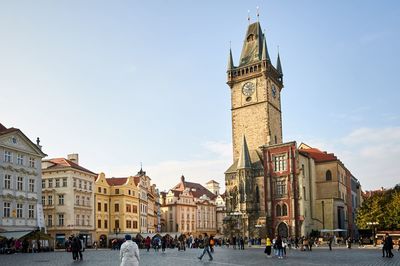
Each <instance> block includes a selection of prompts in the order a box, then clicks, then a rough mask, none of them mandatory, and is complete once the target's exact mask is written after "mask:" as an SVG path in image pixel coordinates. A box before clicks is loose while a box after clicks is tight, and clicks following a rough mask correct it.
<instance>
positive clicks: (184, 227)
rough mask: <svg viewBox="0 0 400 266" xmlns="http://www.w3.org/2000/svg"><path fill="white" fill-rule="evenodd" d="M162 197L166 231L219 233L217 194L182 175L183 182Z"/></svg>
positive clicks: (161, 195)
mask: <svg viewBox="0 0 400 266" xmlns="http://www.w3.org/2000/svg"><path fill="white" fill-rule="evenodd" d="M160 197H161V199H160V201H161V220H163V221H164V224H163V226H162V228H163V231H164V232H179V233H182V234H193V235H196V234H201V233H208V234H213V235H215V234H216V232H217V220H216V205H215V198H216V197H217V195H216V194H213V193H212V192H211V191H209V190H208V189H206V188H205V187H203V186H202V185H200V184H198V183H193V182H187V181H186V180H185V177H184V176H182V177H181V182H180V183H179V184H177V185H176V186H175V187H173V188H172V189H170V190H169V191H168V192H163V193H161V194H160Z"/></svg>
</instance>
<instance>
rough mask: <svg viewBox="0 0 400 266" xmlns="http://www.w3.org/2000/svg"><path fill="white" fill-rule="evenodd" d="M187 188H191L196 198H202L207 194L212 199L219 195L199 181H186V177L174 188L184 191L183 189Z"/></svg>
mask: <svg viewBox="0 0 400 266" xmlns="http://www.w3.org/2000/svg"><path fill="white" fill-rule="evenodd" d="M185 188H189V189H190V192H191V193H192V195H193V197H195V198H200V197H201V196H203V195H206V196H207V197H209V198H210V199H214V198H216V197H217V196H216V195H215V194H214V193H212V192H211V191H209V190H208V189H206V188H205V187H203V186H202V185H200V184H199V183H192V182H186V181H184V178H183V180H182V181H181V182H180V183H179V184H177V185H176V186H175V187H174V188H173V189H172V190H176V191H180V192H182V191H183V190H185Z"/></svg>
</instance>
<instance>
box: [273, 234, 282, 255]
mask: <svg viewBox="0 0 400 266" xmlns="http://www.w3.org/2000/svg"><path fill="white" fill-rule="evenodd" d="M275 245H276V248H277V249H278V259H283V243H282V238H281V236H280V235H278V237H277V239H276V241H275Z"/></svg>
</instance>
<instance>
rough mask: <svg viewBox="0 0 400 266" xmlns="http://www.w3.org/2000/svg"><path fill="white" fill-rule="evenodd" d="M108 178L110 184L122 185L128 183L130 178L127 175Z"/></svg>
mask: <svg viewBox="0 0 400 266" xmlns="http://www.w3.org/2000/svg"><path fill="white" fill-rule="evenodd" d="M106 180H107V183H108V184H109V185H110V186H121V185H123V184H125V183H126V181H127V180H128V178H127V177H111V178H106Z"/></svg>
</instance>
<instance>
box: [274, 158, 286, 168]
mask: <svg viewBox="0 0 400 266" xmlns="http://www.w3.org/2000/svg"><path fill="white" fill-rule="evenodd" d="M274 169H275V172H282V171H286V156H285V155H277V156H274Z"/></svg>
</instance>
